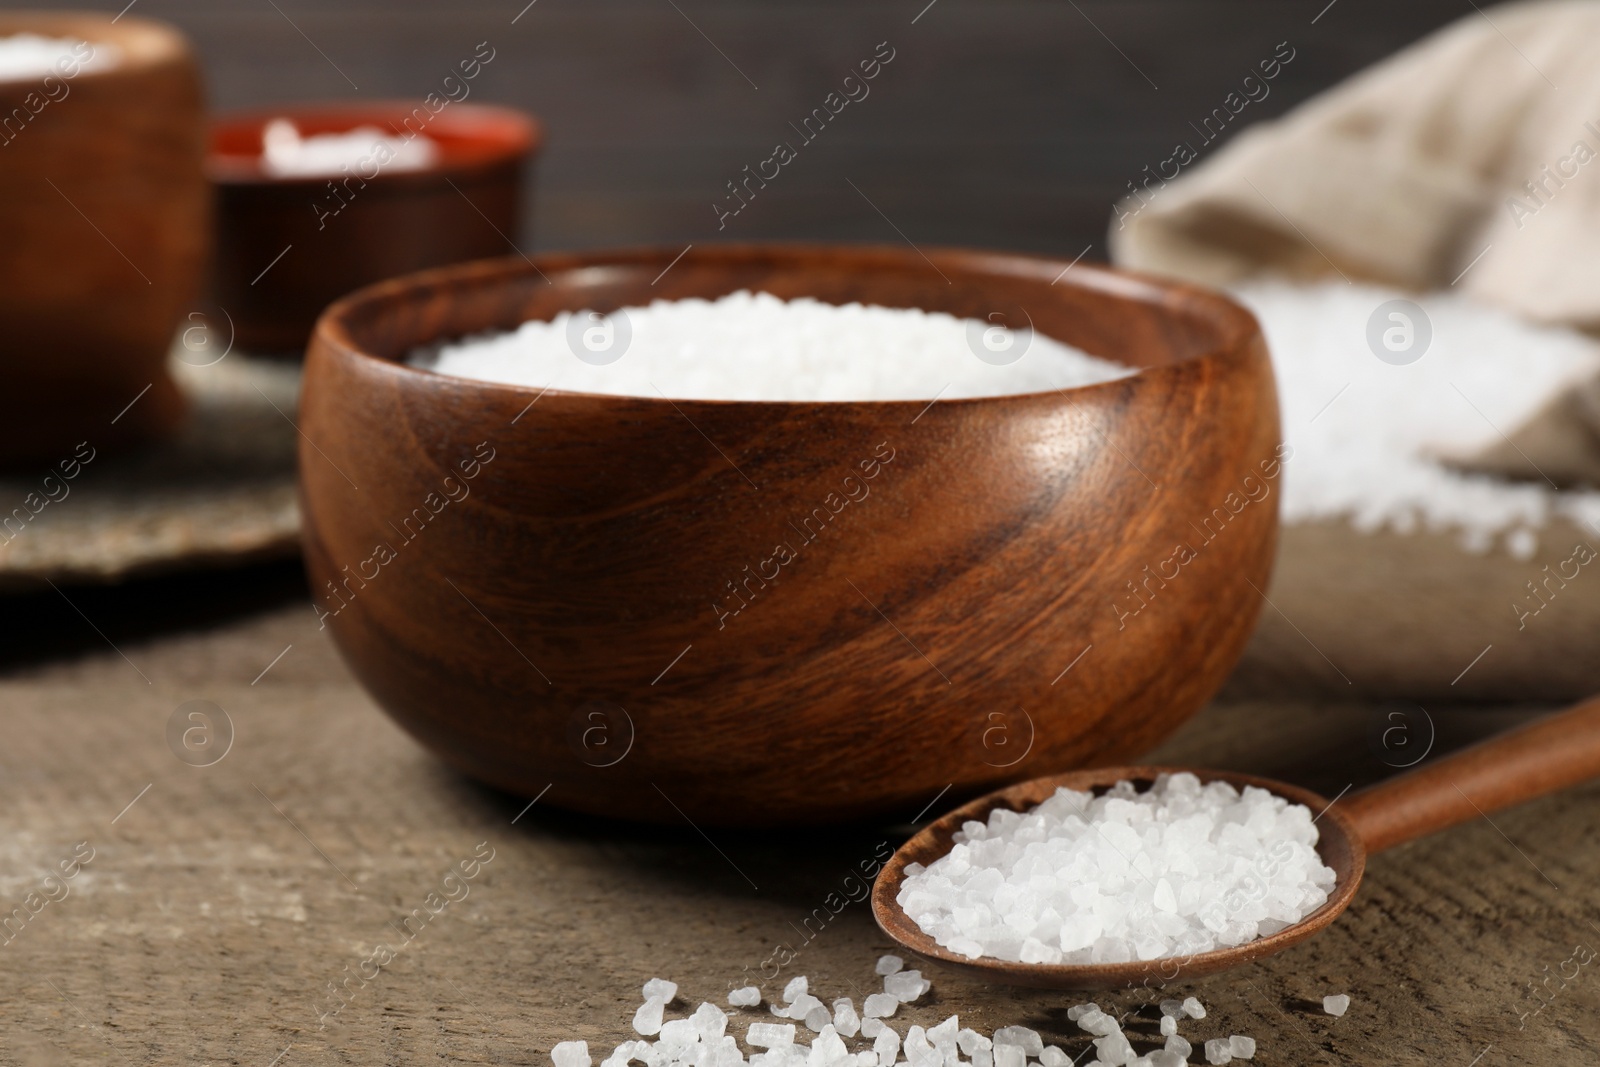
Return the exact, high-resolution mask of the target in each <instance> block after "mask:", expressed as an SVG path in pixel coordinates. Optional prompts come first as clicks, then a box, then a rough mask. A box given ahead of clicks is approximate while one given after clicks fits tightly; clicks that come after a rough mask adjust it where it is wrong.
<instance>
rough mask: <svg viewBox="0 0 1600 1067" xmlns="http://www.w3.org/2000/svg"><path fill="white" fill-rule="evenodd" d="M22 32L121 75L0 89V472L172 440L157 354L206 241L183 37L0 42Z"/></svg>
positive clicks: (42, 16)
mask: <svg viewBox="0 0 1600 1067" xmlns="http://www.w3.org/2000/svg"><path fill="white" fill-rule="evenodd" d="M24 32H28V33H38V34H43V35H45V36H49V37H69V38H74V39H79V40H84V41H88V42H89V43H90V44H92V45H97V46H102V47H104V46H113V47H115V48H116V49H117V51H118V52H119V53H120V61H119V62H117V63H116V64H115V65H111V66H87V67H83V68H75V69H76V73H75V74H72V75H71V76H63V75H62V74H60V73H52V74H50V75H49V76H41V77H35V78H25V79H21V80H13V81H0V116H4V117H5V123H4V124H3V130H0V233H3V234H4V235H5V236H4V238H3V239H0V324H3V329H0V373H3V374H4V376H5V385H6V387H5V390H4V392H3V394H0V427H3V428H4V432H3V433H0V462H17V461H23V460H28V461H34V460H44V461H51V460H60V459H70V458H71V456H72V453H73V450H74V448H75V447H76V445H77V444H78V442H80V441H87V442H88V443H89V444H90V446H91V447H93V448H96V449H102V448H105V447H107V446H114V445H117V444H119V443H122V442H129V441H137V440H144V439H147V438H150V437H155V436H159V435H160V434H163V433H165V432H167V431H169V430H171V429H172V428H174V427H175V426H176V424H177V423H178V421H179V420H180V418H181V417H182V414H183V410H184V405H183V400H182V397H181V395H180V394H179V392H178V389H177V386H176V385H175V384H174V383H173V381H172V379H171V378H169V377H168V376H167V371H166V360H167V352H168V349H169V348H170V346H171V344H172V340H173V336H174V334H175V332H176V331H177V327H178V325H179V323H180V322H181V321H182V320H183V316H184V314H185V313H186V312H187V311H191V310H194V308H195V304H194V301H195V299H196V297H197V296H198V289H199V283H200V274H201V268H202V265H203V263H204V260H205V253H206V248H207V245H208V243H209V239H210V230H209V224H210V214H209V204H208V196H209V193H208V190H207V187H206V181H205V176H204V173H203V169H202V157H203V151H204V140H205V129H204V121H203V117H202V94H201V87H200V75H199V70H198V68H197V66H196V64H195V60H194V56H193V55H192V54H191V52H190V50H189V46H188V44H187V43H186V42H185V41H184V39H183V37H182V36H181V35H180V34H179V33H178V32H177V31H176V30H174V29H172V28H171V27H169V26H166V25H164V24H162V23H159V22H152V21H149V20H146V19H141V18H136V17H133V16H126V17H124V18H122V19H120V20H118V21H117V22H115V23H113V22H112V21H111V20H110V19H109V18H108V17H106V16H105V15H101V14H91V13H88V12H79V13H67V14H46V13H43V12H9V13H0V36H9V35H11V34H15V33H24ZM18 115H21V116H27V118H26V121H23V120H21V119H19V118H18ZM135 397H138V402H137V403H134V404H133V405H132V406H131V407H129V406H128V405H129V404H130V403H131V402H132V401H134V399H135ZM124 409H126V410H124ZM119 415H120V417H119ZM113 420H114V421H113Z"/></svg>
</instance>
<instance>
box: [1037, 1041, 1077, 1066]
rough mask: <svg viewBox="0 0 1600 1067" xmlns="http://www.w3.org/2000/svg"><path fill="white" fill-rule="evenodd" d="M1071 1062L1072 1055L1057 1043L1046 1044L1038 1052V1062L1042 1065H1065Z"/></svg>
mask: <svg viewBox="0 0 1600 1067" xmlns="http://www.w3.org/2000/svg"><path fill="white" fill-rule="evenodd" d="M1071 1062H1072V1057H1071V1056H1068V1055H1067V1053H1066V1051H1065V1050H1064V1049H1062V1048H1061V1047H1060V1046H1059V1045H1046V1046H1045V1047H1044V1051H1043V1052H1041V1053H1040V1054H1039V1063H1040V1064H1042V1065H1043V1067H1067V1064H1069V1063H1071Z"/></svg>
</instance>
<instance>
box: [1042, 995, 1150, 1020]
mask: <svg viewBox="0 0 1600 1067" xmlns="http://www.w3.org/2000/svg"><path fill="white" fill-rule="evenodd" d="M1164 1003H1165V1001H1163V1004H1164ZM1099 1010H1100V1005H1098V1004H1096V1003H1095V1002H1094V1001H1092V1000H1091V1001H1090V1002H1089V1003H1087V1004H1074V1005H1073V1006H1072V1007H1070V1008H1068V1009H1067V1018H1068V1019H1069V1020H1071V1021H1072V1022H1077V1021H1078V1020H1079V1019H1080V1018H1082V1016H1083V1014H1084V1013H1085V1012H1090V1011H1099ZM1162 1010H1163V1011H1164V1010H1166V1009H1165V1008H1163V1009H1162Z"/></svg>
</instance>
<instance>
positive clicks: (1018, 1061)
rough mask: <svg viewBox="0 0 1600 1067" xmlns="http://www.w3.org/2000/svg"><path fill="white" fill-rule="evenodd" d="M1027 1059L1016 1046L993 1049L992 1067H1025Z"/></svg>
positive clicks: (999, 1046) (997, 1046)
mask: <svg viewBox="0 0 1600 1067" xmlns="http://www.w3.org/2000/svg"><path fill="white" fill-rule="evenodd" d="M1027 1060H1028V1057H1027V1056H1025V1055H1023V1053H1022V1049H1020V1048H1018V1047H1017V1046H1016V1045H996V1046H995V1047H994V1067H1027Z"/></svg>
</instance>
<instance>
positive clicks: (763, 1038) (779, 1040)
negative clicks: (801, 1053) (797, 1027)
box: [744, 1023, 794, 1048]
mask: <svg viewBox="0 0 1600 1067" xmlns="http://www.w3.org/2000/svg"><path fill="white" fill-rule="evenodd" d="M744 1041H745V1044H747V1045H754V1046H756V1047H757V1048H781V1047H782V1046H784V1045H792V1044H794V1023H751V1024H750V1029H749V1030H746V1031H745V1035H744Z"/></svg>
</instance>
